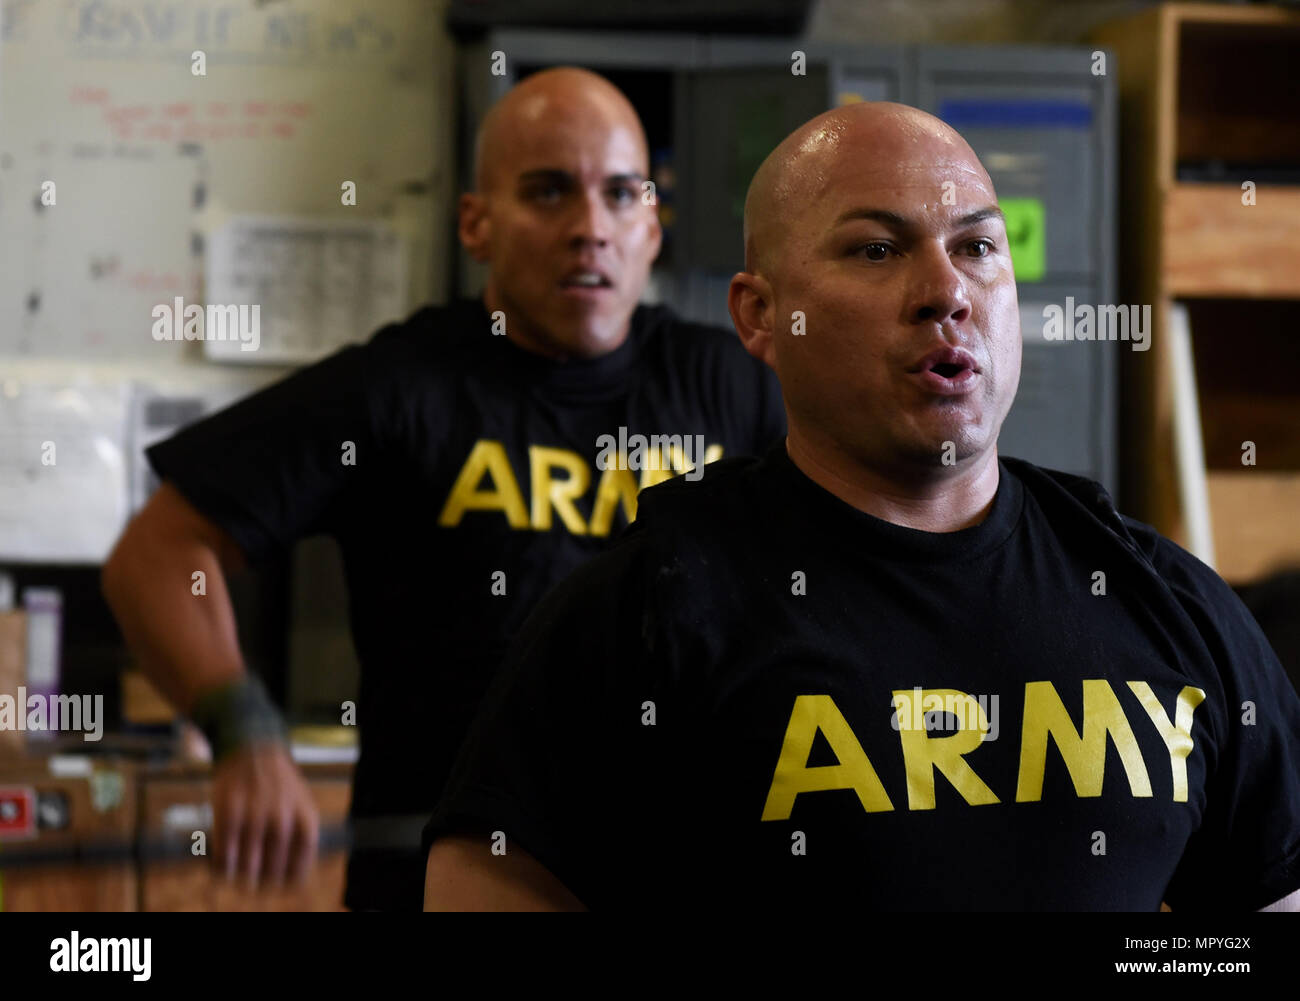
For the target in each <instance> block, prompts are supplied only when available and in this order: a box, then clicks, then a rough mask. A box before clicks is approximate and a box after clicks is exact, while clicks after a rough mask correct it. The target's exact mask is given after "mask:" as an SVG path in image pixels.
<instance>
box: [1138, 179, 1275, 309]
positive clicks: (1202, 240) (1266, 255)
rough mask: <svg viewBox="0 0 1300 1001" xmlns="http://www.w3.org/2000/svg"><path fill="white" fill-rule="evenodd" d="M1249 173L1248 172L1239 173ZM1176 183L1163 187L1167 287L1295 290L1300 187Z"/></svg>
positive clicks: (1175, 290)
mask: <svg viewBox="0 0 1300 1001" xmlns="http://www.w3.org/2000/svg"><path fill="white" fill-rule="evenodd" d="M1244 180H1249V178H1244ZM1242 195H1243V191H1242V189H1241V187H1240V186H1239V185H1232V184H1175V185H1174V186H1173V187H1172V188H1171V189H1170V190H1169V191H1168V192H1167V193H1166V195H1165V203H1164V240H1163V247H1164V252H1163V255H1162V262H1161V268H1162V273H1163V279H1164V286H1165V288H1164V291H1165V294H1167V295H1172V296H1175V297H1182V296H1214V297H1219V298H1223V297H1231V296H1242V297H1255V298H1267V299H1290V298H1300V246H1298V244H1297V238H1298V235H1300V188H1292V187H1282V186H1276V185H1274V186H1267V187H1258V188H1257V189H1256V190H1255V192H1254V195H1255V204H1254V205H1243V204H1242Z"/></svg>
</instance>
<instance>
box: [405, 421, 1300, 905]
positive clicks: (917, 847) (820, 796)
mask: <svg viewBox="0 0 1300 1001" xmlns="http://www.w3.org/2000/svg"><path fill="white" fill-rule="evenodd" d="M1000 474H1001V475H1000V482H999V487H998V491H997V494H996V496H995V499H994V502H993V504H992V506H991V508H990V510H989V512H988V513H987V516H986V518H985V520H984V521H982V522H981V523H980V524H978V525H976V526H974V527H971V528H968V529H965V530H962V531H958V532H953V533H927V532H921V531H916V530H912V529H908V528H904V527H901V526H898V525H894V524H891V523H889V522H886V521H882V520H880V519H877V518H873V517H871V516H869V515H867V514H864V513H862V512H860V511H858V510H856V509H854V508H852V507H850V506H849V505H847V504H845V503H843V502H842V501H840V500H839V499H837V498H836V497H835V496H834V495H832V494H830V493H829V492H827V491H825V490H823V489H822V488H821V487H819V486H817V485H816V484H815V483H814V482H813V481H811V480H810V479H808V478H807V477H806V476H804V474H803V473H802V472H800V471H799V470H798V468H797V467H796V466H794V464H793V463H792V462H791V460H790V459H789V457H788V455H787V454H786V452H785V449H784V446H777V447H776V448H774V449H772V450H771V451H770V452H769V453H768V454H767V455H766V456H765V457H764V458H763V459H761V460H757V459H753V460H737V461H736V462H734V463H733V462H724V463H720V464H719V465H718V466H716V467H713V468H711V469H710V471H709V473H708V475H706V476H705V477H704V479H703V481H702V482H699V483H682V482H681V481H673V482H672V483H669V484H665V485H663V486H661V487H656V488H654V489H653V490H650V491H648V492H647V493H646V494H644V495H642V498H641V508H640V512H639V514H638V519H637V523H636V524H635V525H633V526H632V528H631V529H630V530H629V532H628V533H627V534H626V535H625V536H624V538H623V539H622V540H620V542H619V543H618V544H617V545H616V546H615V547H613V548H612V549H611V551H609V552H608V553H606V554H605V555H603V556H602V557H600V558H599V559H597V560H595V561H593V562H592V563H590V564H588V565H587V566H586V567H584V568H583V569H582V570H580V571H579V572H578V573H577V574H575V575H574V576H573V577H572V578H571V579H570V580H568V581H566V582H565V583H564V584H563V585H561V586H560V587H559V588H557V590H556V591H555V592H553V593H552V595H550V596H548V597H547V598H546V599H545V600H544V601H543V602H542V603H541V605H540V606H539V607H538V610H537V611H536V613H535V614H534V615H533V617H532V618H531V619H530V620H529V622H528V623H526V624H525V626H524V627H523V629H522V630H521V633H520V635H519V637H518V639H517V642H516V645H515V646H514V648H513V649H512V652H511V654H510V656H509V657H508V659H507V666H506V668H505V669H503V671H502V673H501V675H500V676H499V677H498V679H497V681H496V682H495V683H494V686H493V690H492V692H491V694H489V696H488V698H487V699H486V701H485V703H484V709H483V712H482V714H481V715H480V717H479V718H478V720H477V721H476V722H475V725H474V728H473V729H472V730H471V732H470V736H469V737H468V739H467V740H466V744H465V748H464V749H463V751H462V754H461V757H460V759H459V760H458V762H457V765H456V768H455V770H454V771H453V774H452V778H451V780H450V782H449V784H448V792H447V795H446V796H445V797H444V799H443V801H442V802H441V803H440V804H439V807H438V809H437V810H436V811H435V813H434V814H433V818H432V820H431V821H430V823H429V825H428V826H427V827H426V830H425V844H426V846H428V845H429V844H430V843H431V842H432V841H433V840H434V839H435V838H436V837H437V836H440V835H442V834H445V833H448V832H475V833H478V832H483V833H485V834H490V833H491V832H495V831H499V832H501V833H502V834H504V835H505V839H506V840H505V842H504V843H505V845H506V849H507V851H508V850H509V846H510V845H511V844H512V843H513V844H515V845H518V846H520V847H522V848H523V849H524V850H526V851H527V852H529V853H531V854H532V855H533V856H535V857H536V858H537V859H538V860H539V861H540V862H541V863H542V864H543V865H545V866H546V867H547V868H548V869H549V870H550V871H552V872H553V873H554V874H555V875H556V876H557V877H558V878H559V879H560V880H561V881H562V882H563V883H565V884H566V885H567V886H568V887H569V888H570V889H571V890H572V891H573V892H574V893H575V894H577V896H578V897H579V899H581V900H582V901H583V902H584V903H585V904H587V905H588V906H589V907H592V908H633V907H635V908H645V907H650V908H655V907H664V908H668V907H673V908H680V907H681V906H682V905H684V904H689V905H694V906H706V907H717V908H726V909H731V908H737V907H747V908H774V907H780V908H786V909H788V910H787V913H795V914H802V915H805V916H806V915H809V914H816V913H818V910H816V909H813V908H826V907H845V906H848V907H859V908H860V907H866V908H869V909H870V908H877V909H885V910H950V909H970V910H1002V909H1024V910H1037V909H1062V910H1065V909H1079V910H1084V909H1132V910H1155V909H1158V908H1159V906H1160V903H1161V901H1167V902H1168V903H1169V904H1170V906H1171V907H1173V908H1174V909H1175V910H1181V909H1196V908H1229V909H1231V908H1259V907H1262V906H1265V905H1267V904H1270V903H1272V902H1274V901H1275V900H1277V899H1280V898H1281V897H1283V896H1285V895H1286V894H1288V893H1290V892H1292V891H1294V890H1295V889H1297V887H1300V779H1298V778H1297V765H1298V763H1300V702H1298V701H1297V698H1296V695H1295V693H1294V691H1293V690H1292V688H1291V685H1290V683H1289V682H1288V680H1287V678H1286V676H1285V674H1284V673H1283V671H1282V669H1281V667H1280V666H1279V665H1278V663H1277V661H1276V658H1275V656H1274V655H1273V653H1272V651H1271V650H1270V649H1269V647H1268V645H1267V642H1266V641H1265V640H1264V638H1263V636H1262V634H1261V633H1260V631H1259V629H1258V627H1257V626H1256V625H1255V624H1254V622H1253V620H1251V618H1250V616H1249V614H1248V613H1247V612H1246V611H1245V609H1244V607H1243V606H1242V605H1241V604H1240V602H1239V601H1238V600H1237V598H1236V597H1235V595H1233V593H1232V592H1231V591H1230V589H1229V588H1228V587H1227V586H1226V585H1225V584H1224V583H1223V582H1222V581H1221V580H1220V579H1219V578H1218V577H1216V576H1215V575H1214V574H1213V573H1212V572H1211V571H1210V570H1209V569H1208V568H1206V567H1205V566H1204V565H1203V564H1201V563H1199V562H1198V561H1196V560H1195V559H1194V558H1193V557H1191V556H1190V555H1189V554H1187V553H1186V552H1184V551H1183V550H1181V549H1179V548H1178V547H1176V546H1175V545H1173V544H1172V543H1170V542H1169V541H1167V540H1165V539H1163V538H1161V537H1160V536H1158V535H1157V534H1156V533H1155V532H1154V531H1153V530H1152V529H1150V528H1149V527H1148V526H1144V525H1141V524H1139V523H1137V522H1134V521H1131V520H1129V519H1126V518H1122V517H1121V516H1119V515H1118V514H1116V513H1115V511H1114V508H1113V506H1111V504H1110V500H1109V498H1108V497H1107V496H1106V495H1105V493H1104V491H1103V490H1102V488H1101V487H1100V486H1098V485H1097V484H1095V483H1092V482H1091V481H1088V480H1083V479H1080V478H1077V477H1072V476H1068V475H1065V474H1061V473H1055V472H1049V471H1047V470H1043V469H1041V468H1038V467H1035V466H1032V465H1030V464H1028V463H1025V462H1021V461H1017V460H1014V459H1004V460H1002V463H1001V466H1000ZM498 843H500V842H498Z"/></svg>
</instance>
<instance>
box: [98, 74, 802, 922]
mask: <svg viewBox="0 0 1300 1001" xmlns="http://www.w3.org/2000/svg"><path fill="white" fill-rule="evenodd" d="M648 172H649V165H648V154H647V151H646V143H645V136H644V134H643V132H642V129H641V124H640V121H639V120H638V118H637V115H636V112H635V110H634V109H633V108H632V106H631V105H630V104H629V103H628V101H627V99H626V98H625V97H624V96H623V95H622V94H621V93H620V92H619V91H618V90H617V89H616V88H615V87H613V86H612V85H611V84H610V83H609V82H608V81H606V80H604V79H603V78H601V77H599V76H597V75H595V74H593V73H588V72H585V71H582V70H577V69H568V68H565V69H556V70H548V71H544V72H541V73H538V74H535V75H534V76H531V77H528V78H526V79H525V80H524V81H523V82H521V83H520V84H519V85H518V86H517V87H515V88H514V89H513V90H512V91H511V92H510V93H509V94H507V95H506V96H505V97H504V98H503V99H502V100H501V102H500V103H499V104H498V105H497V106H495V107H494V108H493V109H492V111H490V112H489V114H488V116H487V119H486V120H485V122H484V124H483V127H482V130H481V132H480V136H479V139H478V144H477V169H476V184H475V190H474V191H472V192H469V193H466V194H465V195H463V196H462V198H461V203H460V231H459V232H460V239H461V242H462V243H463V245H464V246H465V247H466V248H467V249H468V251H469V252H470V254H471V255H472V256H473V257H475V258H476V259H477V260H479V261H482V262H485V263H487V264H488V266H489V271H488V279H487V285H486V288H485V290H484V293H483V296H482V298H481V299H478V300H462V301H457V302H454V303H451V304H449V305H448V306H446V307H441V308H434V307H427V308H425V309H422V310H420V311H418V312H416V313H415V314H414V315H412V316H411V317H410V318H409V319H408V320H407V321H406V322H404V323H400V324H392V325H390V326H387V327H385V328H384V329H382V330H380V331H379V332H378V333H376V334H375V335H374V336H373V337H372V338H371V340H370V341H369V343H367V344H365V345H361V346H353V347H348V348H345V349H343V350H341V351H339V352H337V353H336V354H334V355H332V356H331V357H329V358H327V359H325V360H324V361H322V362H320V363H318V364H316V365H312V366H309V367H307V368H305V369H303V370H302V371H300V372H298V373H296V374H295V375H293V376H292V377H291V378H289V379H287V380H285V381H284V382H282V383H280V384H278V385H276V386H273V387H271V388H270V389H268V390H266V391H264V392H261V393H258V394H255V395H254V396H252V397H250V398H249V399H247V400H245V401H243V402H241V403H239V404H237V405H236V406H234V407H232V408H229V409H228V410H226V411H223V412H222V413H220V414H217V415H214V416H213V417H212V418H210V419H208V420H205V421H202V422H200V423H199V424H197V425H195V426H193V427H191V428H188V429H186V430H184V431H182V432H181V433H180V434H178V435H177V436H175V437H174V438H172V439H170V440H168V441H166V442H164V443H162V444H160V445H157V446H154V447H153V448H152V449H150V450H149V453H148V455H149V459H150V461H151V462H152V464H153V466H154V468H155V470H156V471H157V472H158V474H159V476H160V477H162V478H163V481H164V483H163V486H162V488H161V489H159V490H158V491H157V493H156V494H155V495H154V497H153V498H152V499H151V500H150V502H149V504H148V505H147V506H146V508H145V509H144V510H143V511H142V512H141V513H140V514H139V515H138V516H137V517H136V518H135V519H134V520H133V521H132V523H131V524H130V525H129V526H128V528H127V530H126V532H125V534H124V536H123V538H122V539H121V540H120V541H119V543H118V545H117V547H116V549H115V550H114V552H113V554H112V555H111V557H110V559H109V561H108V563H107V565H106V566H105V568H104V590H105V594H106V596H107V598H108V600H109V602H110V604H111V606H112V608H113V610H114V612H115V614H116V615H117V618H118V621H119V622H120V623H121V626H122V629H123V631H124V633H125V634H126V637H127V640H128V642H129V643H130V645H131V647H132V648H133V649H134V650H135V651H136V652H137V654H138V655H139V657H140V659H141V661H142V662H143V665H144V667H145V668H146V670H147V671H148V672H149V674H150V676H151V677H152V679H153V680H154V681H155V682H156V683H157V684H158V685H159V687H160V688H161V689H162V691H163V692H164V693H165V694H167V695H168V696H169V697H170V698H171V700H172V701H173V702H174V703H175V704H176V705H177V706H178V707H180V708H181V709H182V710H183V711H185V712H186V713H188V714H189V715H191V716H192V717H194V718H195V720H196V721H197V722H199V723H200V724H201V725H202V726H203V729H204V731H205V733H206V734H207V735H208V738H209V742H210V743H211V744H212V747H213V754H214V757H215V759H216V764H215V769H214V794H213V796H214V807H215V834H216V837H215V847H216V856H217V860H218V861H219V862H220V863H221V864H222V865H224V866H225V868H226V870H227V872H229V873H234V872H236V871H240V872H242V873H243V875H244V876H245V877H246V878H247V879H248V880H249V881H250V882H252V883H254V884H258V883H274V882H276V881H278V880H279V879H280V878H281V877H282V876H284V875H285V873H286V871H287V870H288V869H290V868H291V867H292V868H295V869H296V870H297V871H298V872H299V873H300V874H301V873H303V872H305V871H306V869H307V868H308V866H309V865H310V863H311V861H312V857H313V854H314V851H315V847H316V843H317V816H316V811H315V807H314V806H313V804H312V801H311V799H310V796H309V793H308V791H307V788H306V786H305V784H304V782H303V779H302V777H301V775H300V774H299V772H298V770H297V768H296V767H295V766H294V764H293V761H292V760H291V759H290V756H289V753H288V749H287V747H286V746H285V742H284V726H283V723H282V722H281V720H280V716H279V713H278V711H277V710H276V708H275V707H274V706H272V705H271V704H270V703H269V701H268V700H267V697H266V695H265V694H264V692H263V691H262V690H261V688H260V687H259V686H258V685H257V683H256V681H255V679H252V678H250V677H248V675H247V673H246V672H245V670H244V667H243V663H242V659H241V657H240V653H239V649H238V642H237V637H236V631H235V628H234V617H233V613H232V611H231V607H230V601H229V598H228V597H227V592H226V586H225V581H224V578H223V572H231V571H234V570H236V569H237V568H239V567H241V566H243V565H245V564H256V563H257V562H258V561H260V560H262V559H265V558H268V557H270V556H272V555H275V554H279V553H284V552H285V551H286V550H287V549H288V548H289V547H290V546H291V545H292V544H293V543H294V541H295V540H296V539H299V538H302V537H304V536H308V535H314V534H319V533H327V534H330V535H332V536H334V537H335V538H336V539H337V540H338V542H339V544H340V546H341V548H342V554H343V560H344V567H345V571H346V574H347V583H348V591H349V599H350V615H351V624H352V633H353V638H354V640H355V642H356V647H357V653H358V656H359V659H360V662H361V692H360V697H359V699H358V702H357V706H356V722H357V724H358V725H359V727H360V743H361V756H360V761H359V763H358V765H357V771H356V781H355V785H354V789H353V798H352V808H351V816H352V821H353V826H352V834H353V842H354V850H353V853H352V856H351V859H350V863H349V873H348V892H347V898H346V902H347V904H348V906H350V907H353V908H365V909H381V908H382V909H388V908H395V909H411V910H418V909H419V907H420V901H421V889H422V884H423V873H424V853H423V851H422V849H421V847H420V831H421V828H422V827H423V824H424V822H425V820H427V818H428V814H429V811H430V810H431V809H432V808H433V805H434V804H435V803H436V802H437V799H438V795H439V793H440V792H441V789H442V785H443V783H444V782H445V779H446V774H447V770H448V769H449V768H450V765H451V762H452V760H453V758H454V755H455V752H456V749H457V748H458V746H459V745H460V742H461V740H462V738H463V737H464V734H465V730H466V729H467V727H468V725H469V721H470V720H471V719H472V717H473V713H474V710H475V708H476V707H477V705H478V702H479V700H480V699H481V697H482V695H483V692H484V690H485V689H486V687H487V684H488V682H489V680H490V679H491V677H492V674H493V672H494V671H495V670H496V668H497V666H498V664H499V661H500V658H501V655H502V652H503V650H504V648H505V644H506V642H507V641H508V639H509V638H510V636H511V635H512V634H513V633H514V631H515V630H516V629H517V627H518V626H519V624H520V623H521V622H522V621H523V619H524V617H525V616H526V615H527V613H528V612H529V611H530V610H531V608H532V606H533V605H534V603H535V602H536V601H537V600H538V599H539V598H540V597H541V595H542V594H544V593H545V592H546V590H547V589H548V588H550V587H551V586H552V585H553V584H554V583H555V582H556V581H558V580H560V579H562V578H563V577H564V575H565V574H567V573H568V572H570V571H571V570H573V569H574V568H576V567H577V566H579V565H580V564H581V563H582V562H583V561H584V560H586V559H588V558H590V557H591V556H593V555H595V554H596V553H598V552H600V551H601V550H602V549H603V548H604V547H605V546H606V545H607V544H608V542H609V540H610V539H611V538H613V537H614V536H615V535H616V534H617V533H618V532H619V531H620V530H621V529H622V528H623V527H624V526H625V525H626V524H627V523H628V522H629V521H630V520H631V519H632V518H633V517H634V515H635V511H636V498H637V492H638V490H639V489H640V488H641V487H642V486H646V485H649V484H652V483H656V482H659V481H661V480H663V479H666V478H668V477H670V476H673V475H677V474H683V475H685V476H688V477H691V478H697V477H698V476H699V475H700V473H701V471H702V468H703V466H704V463H706V462H711V461H713V460H715V459H717V458H719V457H722V456H733V455H741V454H746V453H753V452H755V451H759V450H761V449H763V448H765V447H766V446H767V445H769V444H770V443H771V442H772V441H774V440H776V439H777V438H778V437H779V435H780V434H781V433H782V432H783V430H784V415H783V414H782V412H781V406H780V399H779V390H778V388H777V386H776V383H775V378H774V377H773V375H772V373H771V372H770V371H768V370H767V369H766V368H764V366H763V365H761V364H760V363H759V362H757V361H755V360H754V359H753V358H751V357H749V356H748V355H746V354H745V352H744V351H743V350H742V349H741V346H740V344H739V343H738V342H737V341H736V338H735V335H734V333H732V332H729V331H722V330H718V329H714V328H709V327H703V326H699V325H696V324H690V323H685V322H683V321H681V320H680V319H678V318H677V317H676V316H674V315H673V314H672V313H671V312H670V311H669V310H668V309H666V308H663V307H647V306H638V301H639V300H640V298H641V296H642V293H643V292H644V290H645V287H646V282H647V279H648V276H649V271H650V266H651V264H652V262H653V261H654V259H655V256H656V254H657V253H658V250H659V245H660V227H659V221H658V216H657V209H656V208H655V203H654V199H653V198H652V197H648V185H647V183H646V177H647V174H648ZM611 443H613V444H611ZM198 570H201V571H204V572H205V573H206V576H207V593H206V595H205V596H203V597H197V596H195V595H194V594H192V593H191V590H190V586H191V574H192V573H193V572H194V571H198Z"/></svg>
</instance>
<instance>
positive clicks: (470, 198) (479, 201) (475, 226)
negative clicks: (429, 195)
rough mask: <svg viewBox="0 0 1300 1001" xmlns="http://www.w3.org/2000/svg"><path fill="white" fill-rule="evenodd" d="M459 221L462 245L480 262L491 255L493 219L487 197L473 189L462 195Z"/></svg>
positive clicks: (459, 206) (458, 231)
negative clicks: (489, 213) (490, 216)
mask: <svg viewBox="0 0 1300 1001" xmlns="http://www.w3.org/2000/svg"><path fill="white" fill-rule="evenodd" d="M457 211H458V213H459V222H458V225H457V233H458V234H459V236H460V242H461V245H462V246H464V248H465V250H466V251H467V252H468V253H469V256H470V257H472V258H474V260H476V261H478V262H479V263H480V264H483V263H484V262H486V261H487V259H488V257H489V256H490V248H491V242H492V220H491V218H489V216H488V210H487V199H486V198H484V197H483V196H482V195H480V194H477V193H475V192H473V191H467V192H465V193H464V194H463V195H461V196H460V201H459V203H458V204H457Z"/></svg>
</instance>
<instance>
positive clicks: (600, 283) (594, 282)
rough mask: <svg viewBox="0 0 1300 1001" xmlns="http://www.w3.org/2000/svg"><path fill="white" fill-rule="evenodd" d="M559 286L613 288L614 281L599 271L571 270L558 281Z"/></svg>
mask: <svg viewBox="0 0 1300 1001" xmlns="http://www.w3.org/2000/svg"><path fill="white" fill-rule="evenodd" d="M560 287H561V288H613V287H614V283H613V282H611V281H610V280H609V278H608V277H607V276H606V275H605V274H604V272H601V271H571V272H570V273H569V274H567V275H565V276H564V278H563V279H562V280H561V281H560Z"/></svg>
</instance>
